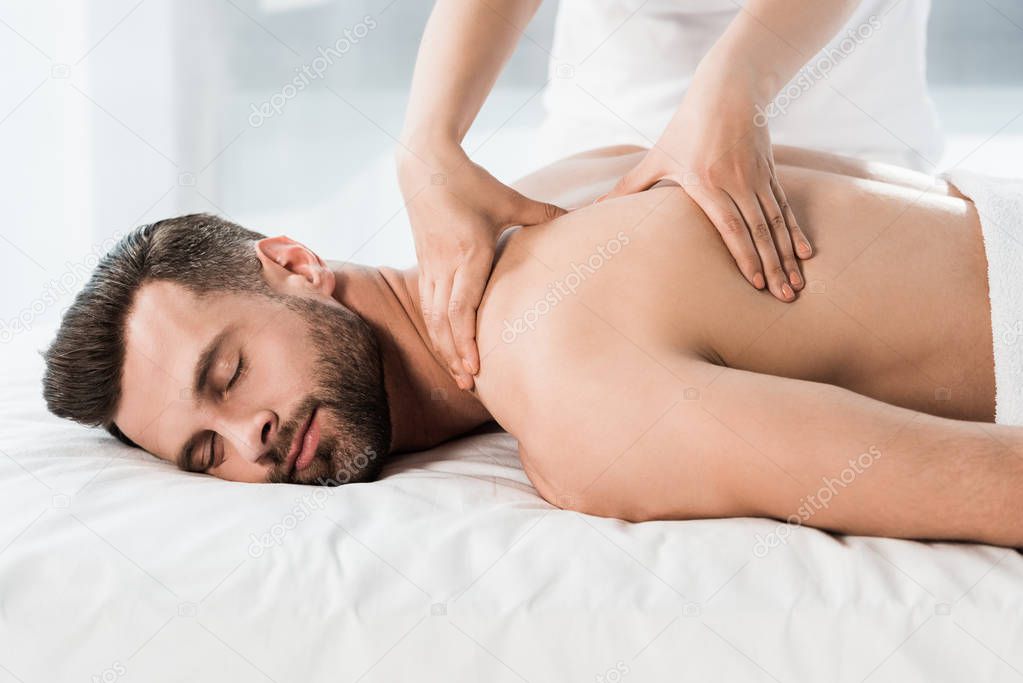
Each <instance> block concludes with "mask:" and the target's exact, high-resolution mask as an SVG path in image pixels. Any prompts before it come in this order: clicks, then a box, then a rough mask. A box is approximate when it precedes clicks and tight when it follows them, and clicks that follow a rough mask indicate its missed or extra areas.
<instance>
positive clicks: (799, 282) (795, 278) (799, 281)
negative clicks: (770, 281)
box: [789, 271, 803, 287]
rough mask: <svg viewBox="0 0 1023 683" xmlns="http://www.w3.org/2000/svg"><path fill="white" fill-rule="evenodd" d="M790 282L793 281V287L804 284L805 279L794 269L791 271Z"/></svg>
mask: <svg viewBox="0 0 1023 683" xmlns="http://www.w3.org/2000/svg"><path fill="white" fill-rule="evenodd" d="M789 282H791V283H792V286H793V287H799V286H801V285H802V284H803V279H802V278H801V277H799V273H797V272H796V271H792V272H791V273H789Z"/></svg>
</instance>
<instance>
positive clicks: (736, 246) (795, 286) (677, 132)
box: [605, 56, 813, 301]
mask: <svg viewBox="0 0 1023 683" xmlns="http://www.w3.org/2000/svg"><path fill="white" fill-rule="evenodd" d="M708 59H713V57H710V56H709V57H708ZM736 71H741V69H735V68H734V65H733V67H732V68H730V69H728V70H727V73H728V76H727V77H725V73H726V71H725V70H723V69H717V68H715V67H714V65H713V64H709V63H708V62H707V60H706V59H705V60H704V62H701V64H700V67H699V68H698V69H697V72H696V74H695V76H694V79H693V82H692V85H691V86H690V89H689V91H688V92H687V93H686V96H685V99H684V101H683V102H682V105H681V106H680V107H679V109H678V111H677V112H676V113H675V116H674V117H673V118H672V120H671V122H670V123H669V124H668V126H667V128H666V129H665V131H664V133H663V134H662V136H661V139H660V140H658V142H657V144H656V145H655V146H654V147H653V148H652V149H651V150H650V151H649V152H648V153H647V154H646V156H645V157H644V158H643V159H642V160H641V161H640V163H639V164H638V165H637V166H635V167H634V168H633V169H632V170H631V171H629V173H628V174H626V175H625V176H624V177H623V178H622V179H621V180H620V181H619V182H618V184H617V185H616V186H615V187H614V189H613V190H612V191H611V192H609V193H608V194H607V195H606V196H605V199H607V198H611V197H616V196H621V195H625V194H630V193H633V192H639V191H641V190H645V189H647V188H649V187H650V186H652V185H654V184H655V183H657V182H658V181H659V180H662V179H668V180H671V181H673V182H675V183H678V184H679V185H680V186H682V189H683V190H685V191H686V192H687V193H688V194H689V196H690V197H692V198H693V200H694V201H695V202H696V203H697V204H698V205H699V206H700V208H701V209H703V211H704V213H706V214H707V217H708V218H709V219H710V221H711V222H712V223H713V224H714V227H715V228H717V231H718V232H719V233H720V234H721V237H722V239H724V241H725V245H726V246H727V247H728V251H729V252H731V254H732V257H733V258H734V259H735V262H736V264H737V265H738V266H739V270H740V271H742V274H743V275H744V276H745V277H746V279H747V280H749V281H750V283H752V284H753V286H754V287H756V288H757V289H762V288H763V287H764V285H765V282H766V285H767V286H768V288H769V289H770V291H771V293H772V294H773V295H774V296H776V297H777V298H778V299H780V300H782V301H793V300H794V299H795V293H794V290H795V291H798V290H800V289H802V287H803V284H804V283H803V278H802V275H801V273H800V268H799V265H798V261H797V259H796V255H797V254H798V256H799V257H800V258H804V259H805V258H809V257H810V256H811V254H812V253H813V251H812V248H811V247H810V243H809V241H808V240H807V239H806V236H805V235H804V234H803V232H802V230H800V229H799V224H798V223H797V222H796V218H795V216H794V215H793V214H792V210H791V208H789V205H788V202H787V201H786V199H785V192H784V191H783V190H782V187H781V184H780V183H779V182H778V177H777V175H776V174H775V168H774V158H773V155H772V152H771V139H770V136H769V134H768V130H767V126H766V125H759V126H758V125H756V123H755V122H758V123H763V122H762V121H761V119H762V118H763V117H762V115H761V116H760V117H757V114H758V109H757V107H756V98H755V96H754V95H753V93H754V92H755V91H756V84H755V83H752V82H750V83H748V85H747V87H743V85H742V80H743V79H742V78H741V77H739V76H737V74H736ZM759 111H763V109H760V110H759ZM755 117H757V118H755Z"/></svg>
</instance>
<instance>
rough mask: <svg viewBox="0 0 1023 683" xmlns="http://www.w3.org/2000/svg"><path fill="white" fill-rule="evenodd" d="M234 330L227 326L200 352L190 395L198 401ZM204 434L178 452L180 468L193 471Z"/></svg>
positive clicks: (190, 440) (195, 436) (187, 442)
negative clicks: (194, 457)
mask: <svg viewBox="0 0 1023 683" xmlns="http://www.w3.org/2000/svg"><path fill="white" fill-rule="evenodd" d="M233 331H234V326H233V325H232V326H228V327H225V328H224V329H223V330H221V331H220V333H219V334H217V336H215V337H214V338H213V339H211V340H210V341H209V343H208V344H206V346H205V347H204V348H203V350H202V351H201V352H200V353H199V358H198V360H196V362H195V371H194V373H193V375H192V388H191V393H190V394H189V396H191V397H193V398H194V399H195V400H196V401H199V400H201V398H202V395H203V394H204V393H206V385H207V383H208V382H209V375H210V370H211V369H212V368H213V363H214V361H216V360H217V356H218V355H219V354H220V347H221V346H223V344H224V339H226V338H227V336H228V335H229V334H231V332H233ZM202 435H203V432H196V433H195V434H193V435H192V436H191V437H189V439H188V440H187V441H186V442H185V445H184V446H182V447H181V450H180V451H179V452H178V457H177V460H176V461H175V463H176V464H177V466H178V468H180V469H183V470H186V471H191V469H190V468H191V466H192V462H191V458H192V451H193V450H194V449H195V446H196V444H197V443H198V441H199V438H200V437H201V436H202Z"/></svg>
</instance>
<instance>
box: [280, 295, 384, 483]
mask: <svg viewBox="0 0 1023 683" xmlns="http://www.w3.org/2000/svg"><path fill="white" fill-rule="evenodd" d="M277 298H280V299H281V300H282V301H283V303H284V304H285V305H287V306H288V307H289V308H290V309H291V310H293V311H295V312H296V313H298V314H299V316H301V318H302V319H303V321H304V322H305V324H306V326H307V328H308V336H309V340H310V342H311V343H312V344H313V345H314V347H315V348H316V351H317V360H316V368H315V371H314V373H313V378H312V382H313V390H312V392H311V393H310V394H309V396H307V397H306V398H305V399H303V400H302V401H301V403H300V404H299V406H298V408H297V409H296V410H295V415H294V416H293V419H292V422H290V423H288V424H287V425H286V426H285V427H283V428H282V429H281V431H280V437H279V443H278V447H277V448H275V449H274V454H273V455H274V457H273V460H274V462H275V463H276V464H275V466H274V467H273V469H271V471H270V473H269V474H268V475H267V481H268V482H270V483H294V484H319V485H322V486H340V485H341V484H347V483H354V482H364V481H371V480H373V479H375V478H376V477H377V476H378V475H379V474H380V470H381V469H382V468H383V461H384V458H385V457H386V456H387V454H388V453H389V451H390V445H391V417H390V408H389V405H388V401H387V392H386V390H385V388H384V375H383V365H382V362H381V357H380V346H379V343H378V341H377V339H376V336H375V335H374V334H373V330H371V329H370V327H369V325H367V324H366V322H365V321H364V320H363V319H362V318H360V317H359V316H358V315H356V314H355V313H353V312H352V311H351V310H349V309H348V308H345V307H344V306H341V305H337V306H332V305H328V304H325V303H322V302H320V301H317V300H314V299H307V298H304V297H300V296H287V295H286V296H279V297H277ZM314 410H315V411H317V412H316V420H317V423H318V424H319V427H320V438H319V443H318V444H317V445H316V454H315V455H314V457H313V459H312V462H310V463H309V464H308V465H307V466H306V467H305V468H303V469H302V471H300V472H299V471H292V472H290V473H289V472H286V471H284V469H283V467H284V463H285V458H286V457H287V455H288V451H289V450H290V447H291V443H292V441H293V440H294V436H295V433H296V432H298V431H299V430H301V429H302V428H303V427H304V426H305V424H306V420H307V419H308V418H309V416H310V415H311V414H312V412H313V411H314Z"/></svg>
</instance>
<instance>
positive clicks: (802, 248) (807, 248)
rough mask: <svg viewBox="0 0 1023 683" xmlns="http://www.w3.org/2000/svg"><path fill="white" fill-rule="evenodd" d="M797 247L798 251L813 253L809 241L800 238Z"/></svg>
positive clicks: (807, 253)
mask: <svg viewBox="0 0 1023 683" xmlns="http://www.w3.org/2000/svg"><path fill="white" fill-rule="evenodd" d="M799 249H800V251H802V252H803V253H805V254H806V255H807V256H809V255H810V254H812V253H813V247H811V246H810V243H809V242H804V241H802V240H800V242H799Z"/></svg>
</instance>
